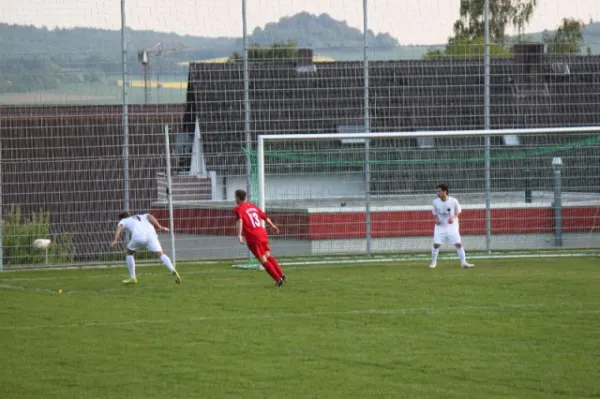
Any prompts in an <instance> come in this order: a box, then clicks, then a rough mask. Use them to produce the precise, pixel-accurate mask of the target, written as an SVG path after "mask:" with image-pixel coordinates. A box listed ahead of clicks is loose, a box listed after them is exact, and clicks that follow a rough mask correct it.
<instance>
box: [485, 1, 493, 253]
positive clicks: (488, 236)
mask: <svg viewBox="0 0 600 399" xmlns="http://www.w3.org/2000/svg"><path fill="white" fill-rule="evenodd" d="M483 66H484V72H483V73H484V77H483V78H484V94H483V102H484V130H490V125H491V123H490V0H485V2H484V54H483ZM484 140H485V151H484V157H483V158H484V164H485V172H484V175H485V177H484V179H485V249H486V251H487V252H488V253H491V252H492V251H491V242H492V211H491V191H492V184H491V172H490V168H491V165H490V136H489V135H486V136H485V137H484Z"/></svg>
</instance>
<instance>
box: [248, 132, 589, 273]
mask: <svg viewBox="0 0 600 399" xmlns="http://www.w3.org/2000/svg"><path fill="white" fill-rule="evenodd" d="M254 155H255V157H256V159H255V162H254V164H255V167H256V177H257V186H258V189H257V202H258V204H259V205H260V206H261V207H262V208H263V209H266V210H267V212H268V213H269V215H270V216H271V219H273V220H274V221H275V222H276V223H277V224H278V225H279V226H280V228H281V229H282V233H281V235H280V237H279V239H278V240H277V241H276V244H277V245H276V248H281V249H280V252H279V253H282V252H283V253H287V254H295V255H297V257H298V258H299V259H300V260H301V261H302V262H306V261H312V260H318V259H322V258H325V257H329V256H342V257H349V258H350V257H353V256H361V255H370V256H372V257H374V258H382V259H388V258H397V257H402V258H411V259H413V258H414V259H417V258H427V257H428V254H429V249H430V247H431V242H432V235H433V228H434V219H433V216H432V212H431V210H432V201H433V200H434V199H435V198H436V197H435V190H436V185H438V184H440V183H444V184H447V185H448V186H449V187H450V195H451V196H454V197H455V198H457V199H458V200H459V202H460V204H461V206H462V210H463V212H462V214H461V216H460V233H461V235H462V241H463V243H464V245H465V248H466V250H467V251H468V252H470V253H472V254H478V255H480V256H490V255H491V256H508V255H510V256H515V255H517V256H531V255H533V256H540V255H542V254H554V255H556V254H561V255H564V254H570V255H573V254H576V253H579V254H588V253H590V252H591V253H597V252H598V251H599V248H600V197H599V195H598V194H599V190H600V127H576V128H548V129H505V130H489V131H486V130H469V131H421V132H385V133H351V134H275V135H261V136H259V137H258V145H257V150H256V152H255V153H254ZM446 248H447V249H449V247H447V246H446ZM442 253H443V252H442ZM446 253H447V254H449V255H451V253H452V251H449V252H446Z"/></svg>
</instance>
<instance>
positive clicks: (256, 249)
mask: <svg viewBox="0 0 600 399" xmlns="http://www.w3.org/2000/svg"><path fill="white" fill-rule="evenodd" d="M247 245H248V249H249V250H250V252H252V253H253V254H254V256H256V259H260V258H262V257H263V255H265V254H266V253H267V252H269V251H271V248H269V241H268V240H265V241H259V242H249V243H247Z"/></svg>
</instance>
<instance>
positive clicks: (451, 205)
mask: <svg viewBox="0 0 600 399" xmlns="http://www.w3.org/2000/svg"><path fill="white" fill-rule="evenodd" d="M436 194H437V196H438V198H436V199H434V200H433V216H434V217H435V228H434V230H433V248H431V264H430V265H429V267H430V268H432V269H433V268H435V267H436V266H437V257H438V254H439V253H440V247H441V246H442V244H443V243H448V244H451V245H454V246H455V247H456V253H457V255H458V258H459V259H460V265H461V267H463V268H470V267H473V266H475V265H472V264H470V263H468V262H467V255H466V254H465V249H464V248H463V246H462V242H461V238H460V231H459V227H458V215H460V213H461V209H460V204H459V203H458V200H457V199H456V198H454V197H451V196H450V195H449V190H448V186H447V185H446V184H439V185H438V186H437V187H436Z"/></svg>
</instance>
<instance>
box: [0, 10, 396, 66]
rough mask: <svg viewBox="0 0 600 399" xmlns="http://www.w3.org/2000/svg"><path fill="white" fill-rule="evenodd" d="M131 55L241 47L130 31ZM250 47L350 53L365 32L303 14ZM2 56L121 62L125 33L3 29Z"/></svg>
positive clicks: (189, 55) (272, 27)
mask: <svg viewBox="0 0 600 399" xmlns="http://www.w3.org/2000/svg"><path fill="white" fill-rule="evenodd" d="M126 33H127V39H128V43H127V46H128V50H129V52H130V53H131V54H132V56H135V55H136V54H137V51H138V50H140V49H147V48H149V47H152V46H153V45H155V44H156V43H158V42H165V41H175V42H179V43H181V44H182V45H184V46H185V47H187V48H188V49H189V51H186V52H184V53H185V54H184V53H176V54H175V53H174V54H171V55H170V58H173V59H187V60H189V59H203V58H215V57H224V56H228V55H230V54H231V53H232V52H233V51H236V50H237V51H239V50H241V47H242V40H241V38H239V37H238V38H228V37H224V38H210V37H201V36H180V35H177V34H175V33H164V32H155V31H136V30H132V29H127V32H126ZM249 40H250V42H255V43H260V44H262V45H264V44H270V43H275V42H283V41H289V40H293V41H295V42H296V43H298V45H299V46H301V47H311V48H315V49H317V48H319V49H347V50H349V51H358V50H360V49H361V47H362V41H363V37H362V32H361V31H360V30H359V29H356V28H352V27H349V26H348V24H347V23H346V22H343V21H338V20H335V19H333V18H331V17H330V16H329V15H328V14H321V15H318V16H317V15H314V14H309V13H306V12H301V13H299V14H296V15H294V16H291V17H283V18H281V19H280V20H279V21H278V22H273V23H269V24H267V25H266V26H265V27H264V29H263V28H256V29H255V30H254V32H252V34H251V35H250V36H249ZM369 42H370V45H371V46H373V47H374V48H379V49H391V48H393V47H397V46H398V41H397V40H396V39H395V38H393V37H392V36H390V35H389V34H387V33H382V34H377V35H375V34H374V33H373V32H371V31H369ZM0 53H1V54H3V55H4V56H7V57H12V56H23V55H45V56H69V57H71V58H73V57H79V58H84V57H86V56H88V55H92V54H93V55H100V56H106V57H117V56H120V53H121V32H120V31H118V30H106V29H95V28H74V29H47V28H36V27H34V26H23V25H9V24H6V23H0Z"/></svg>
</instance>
